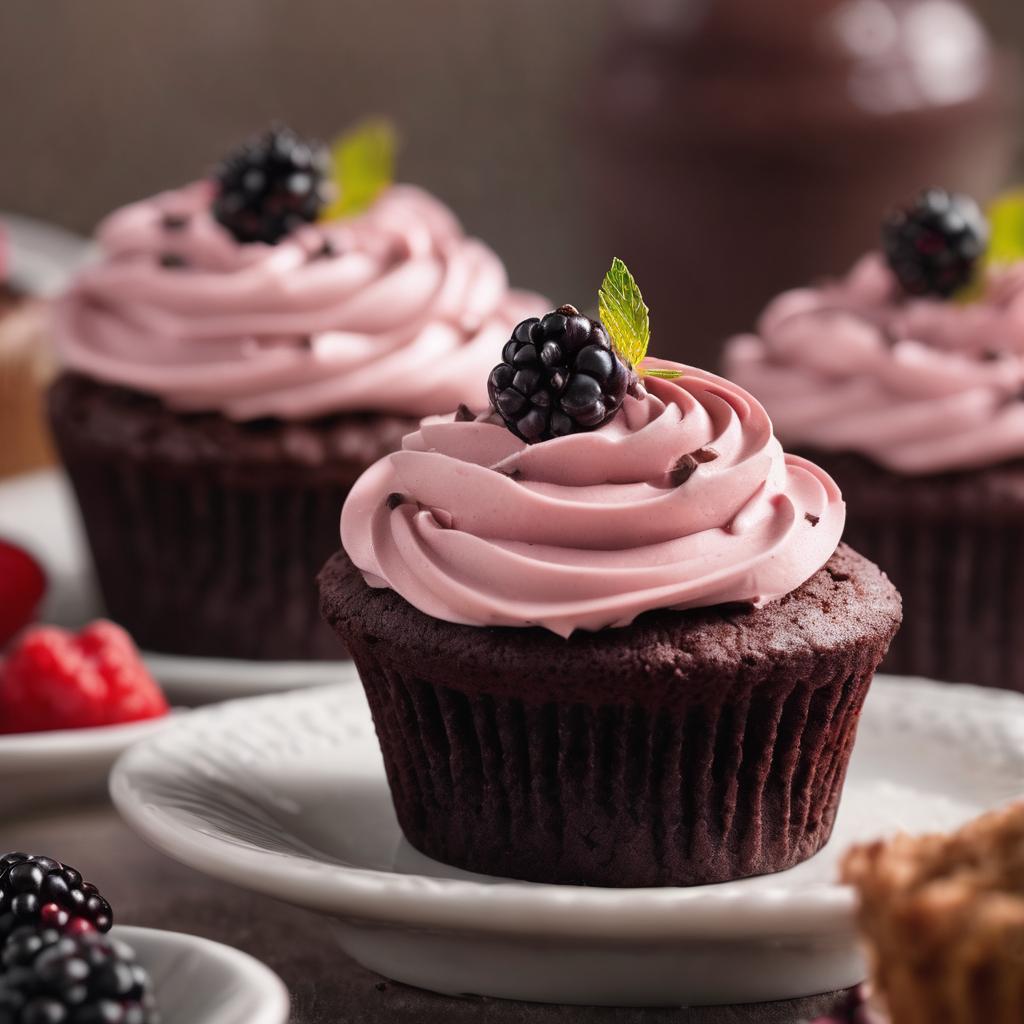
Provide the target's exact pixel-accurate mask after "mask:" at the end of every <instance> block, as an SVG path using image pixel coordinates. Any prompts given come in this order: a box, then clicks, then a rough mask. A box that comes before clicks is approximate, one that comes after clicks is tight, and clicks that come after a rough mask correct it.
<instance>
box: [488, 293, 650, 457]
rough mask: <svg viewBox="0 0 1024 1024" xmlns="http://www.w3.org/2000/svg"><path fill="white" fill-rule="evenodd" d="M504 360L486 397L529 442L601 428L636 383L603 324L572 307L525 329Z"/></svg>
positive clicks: (493, 374) (531, 322)
mask: <svg viewBox="0 0 1024 1024" xmlns="http://www.w3.org/2000/svg"><path fill="white" fill-rule="evenodd" d="M501 359H502V361H501V362H500V363H499V364H498V365H497V366H496V367H495V368H494V369H493V370H492V371H491V374H490V377H488V379H487V393H488V394H489V396H490V399H491V405H493V406H494V408H495V409H496V410H497V412H498V414H499V415H500V416H501V418H502V419H503V420H504V421H505V423H506V425H507V426H508V428H509V430H511V431H512V433H514V434H516V435H517V436H518V437H521V438H522V439H523V440H524V441H526V442H527V443H529V444H532V443H534V442H535V441H548V440H550V439H551V438H555V437H563V436H565V435H566V434H575V433H578V432H580V431H584V430H593V429H594V428H595V427H599V426H601V424H602V423H604V422H605V421H607V420H608V419H609V418H610V417H611V416H613V415H614V414H615V412H616V411H617V410H618V409H619V407H620V406H621V405H622V400H623V399H624V398H625V397H626V391H627V390H628V389H629V386H630V383H631V382H632V381H633V380H634V379H635V376H634V374H633V371H632V369H631V368H630V367H628V366H626V365H625V364H624V363H623V361H622V360H621V359H620V357H619V355H618V353H617V352H616V351H615V349H614V347H613V346H612V343H611V340H610V339H609V337H608V332H607V331H606V330H605V329H604V326H603V325H602V324H601V323H600V322H598V321H595V320H591V319H589V318H588V317H585V316H583V315H582V314H581V313H580V312H579V310H577V309H576V308H575V307H573V306H560V307H559V308H558V309H556V310H555V311H554V312H552V313H548V314H547V315H546V316H545V317H543V319H539V320H538V319H537V318H536V317H531V318H530V319H529V320H524V321H523V322H522V323H520V324H518V325H517V326H516V328H515V330H514V331H513V332H512V337H511V339H510V340H509V341H508V342H506V344H505V347H504V349H503V350H502V353H501Z"/></svg>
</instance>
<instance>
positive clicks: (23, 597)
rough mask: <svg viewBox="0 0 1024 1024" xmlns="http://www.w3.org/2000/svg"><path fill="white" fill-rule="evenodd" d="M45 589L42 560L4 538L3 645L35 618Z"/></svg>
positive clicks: (0, 552)
mask: <svg viewBox="0 0 1024 1024" xmlns="http://www.w3.org/2000/svg"><path fill="white" fill-rule="evenodd" d="M45 592H46V576H45V574H44V573H43V570H42V568H41V567H40V565H39V563H38V562H37V561H36V560H35V559H34V558H33V557H32V556H31V555H30V554H29V553H28V552H27V551H24V550H23V549H22V548H19V547H16V546H15V545H14V544H9V543H7V542H6V541H2V540H0V647H4V646H5V645H6V644H7V643H8V642H9V641H10V640H11V639H12V638H13V637H14V636H16V635H17V634H18V633H19V632H20V631H21V630H22V629H24V628H25V626H27V625H28V624H29V623H30V622H31V621H32V620H33V619H34V618H35V616H36V610H37V609H38V607H39V602H40V601H42V599H43V594H44V593H45Z"/></svg>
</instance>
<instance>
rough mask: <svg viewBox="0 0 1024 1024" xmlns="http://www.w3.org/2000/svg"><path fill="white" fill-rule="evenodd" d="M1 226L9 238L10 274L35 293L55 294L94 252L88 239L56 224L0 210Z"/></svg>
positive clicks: (17, 282) (17, 281)
mask: <svg viewBox="0 0 1024 1024" xmlns="http://www.w3.org/2000/svg"><path fill="white" fill-rule="evenodd" d="M0 227H2V228H3V230H4V231H5V232H6V233H7V236H8V238H9V240H10V245H11V251H10V260H11V265H10V277H11V280H12V281H14V282H15V283H16V284H19V285H21V286H22V287H23V288H25V289H26V290H27V291H30V292H32V293H33V294H36V295H55V294H57V293H58V292H60V291H62V290H63V289H64V287H65V286H66V285H67V283H68V281H69V280H70V278H71V276H72V275H73V274H74V273H75V271H76V270H78V269H79V268H80V267H82V266H84V265H85V264H86V263H87V262H88V261H89V260H90V259H91V258H92V254H93V252H94V246H93V244H92V243H91V242H88V241H87V240H86V239H84V238H82V237H81V235H75V234H72V233H71V232H70V231H65V230H64V229H63V228H59V227H57V225H56V224H47V223H46V222H45V221H41V220H35V219H33V218H32V217H23V216H22V215H21V214H17V213H0Z"/></svg>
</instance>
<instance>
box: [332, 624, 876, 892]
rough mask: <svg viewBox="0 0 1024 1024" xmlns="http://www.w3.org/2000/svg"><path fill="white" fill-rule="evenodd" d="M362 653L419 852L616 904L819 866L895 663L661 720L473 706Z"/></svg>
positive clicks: (397, 796)
mask: <svg viewBox="0 0 1024 1024" xmlns="http://www.w3.org/2000/svg"><path fill="white" fill-rule="evenodd" d="M348 639H349V641H350V647H351V650H352V656H353V658H354V659H355V662H356V665H357V667H358V669H359V672H360V676H361V678H362V680H363V684H364V686H365V688H366V692H367V695H368V698H369V702H370V707H371V709H372V711H373V716H374V721H375V724H376V727H377V732H378V735H379V738H380V741H381V746H382V749H383V752H384V761H385V766H386V769H387V774H388V779H389V782H390V785H391V791H392V795H393V798H394V803H395V808H396V811H397V814H398V819H399V822H400V823H401V826H402V829H403V831H404V832H405V835H406V837H407V838H408V839H409V841H410V842H411V843H412V844H413V845H414V846H416V847H417V848H418V849H419V850H421V851H422V852H424V853H426V854H427V855H429V856H431V857H434V858H436V859H437V860H440V861H444V862H446V863H449V864H454V865H457V866H459V867H462V868H466V869H469V870H473V871H480V872H484V873H487V874H492V875H501V876H506V877H515V878H523V879H527V880H533V881H544V882H557V883H580V884H590V885H609V886H656V885H696V884H704V883H710V882H719V881H725V880H728V879H733V878H740V877H745V876H748V875H755V874H762V873H765V872H770V871H779V870H782V869H784V868H787V867H790V866H792V865H794V864H796V863H798V862H800V861H802V860H805V859H806V858H808V857H810V856H811V855H812V854H813V853H815V852H816V851H817V850H818V849H820V847H821V846H822V845H823V844H824V843H825V842H826V841H827V839H828V837H829V835H830V834H831V831H832V825H833V822H834V819H835V814H836V809H837V806H838V802H839V796H840V792H841V789H842V785H843V781H844V778H845V774H846V768H847V764H848V761H849V756H850V752H851V750H852V747H853V742H854V737H855V734H856V726H857V721H858V718H859V715H860V709H861V706H862V704H863V701H864V697H865V695H866V693H867V689H868V686H869V684H870V681H871V677H872V674H873V671H874V668H875V664H876V663H877V661H878V658H879V657H880V656H881V653H882V652H881V649H879V650H874V651H860V652H858V653H857V654H855V655H850V656H842V657H835V656H833V657H831V658H828V659H822V661H821V665H820V666H819V670H820V671H815V672H810V673H808V674H807V675H806V676H805V677H804V678H788V679H786V677H785V672H784V669H785V666H784V665H783V666H780V670H781V671H780V673H779V678H778V680H777V681H773V682H772V683H770V684H769V685H765V686H763V687H755V688H753V689H750V688H749V687H746V688H745V687H744V685H743V684H740V685H738V686H737V687H736V688H735V690H736V692H735V694H729V693H725V694H722V696H721V699H720V702H719V703H717V704H713V703H708V701H707V699H706V695H705V698H704V699H702V700H701V701H699V702H697V701H695V702H694V704H693V705H692V706H685V705H683V706H679V707H676V708H673V709H672V710H665V709H662V710H658V709H652V708H648V707H643V706H639V705H636V704H621V705H605V706H596V707H591V706H585V705H580V704H567V705H564V706H560V705H558V704H554V703H548V704H543V705H539V706H538V705H530V704H528V703H525V702H523V701H521V700H517V699H513V698H507V697H504V698H498V697H492V696H489V695H487V694H482V693H475V694H472V695H470V694H466V693H463V692H461V691H460V689H459V687H458V685H457V684H455V683H454V682H453V685H451V686H445V685H436V684H435V683H432V682H430V681H427V680H425V679H422V678H419V677H418V676H417V674H416V672H415V671H414V670H413V669H412V668H411V667H410V666H403V665H399V664H396V663H395V662H394V661H392V660H391V659H390V658H389V657H388V651H387V645H386V644H383V643H365V642H363V641H362V640H360V638H358V637H350V638H348ZM580 671H581V672H583V673H586V671H587V666H586V665H581V666H580Z"/></svg>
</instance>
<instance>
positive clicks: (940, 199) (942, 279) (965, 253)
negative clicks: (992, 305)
mask: <svg viewBox="0 0 1024 1024" xmlns="http://www.w3.org/2000/svg"><path fill="white" fill-rule="evenodd" d="M987 244H988V224H987V223H986V221H985V217H984V215H983V214H982V212H981V210H979V209H978V204H977V203H975V201H974V200H973V199H971V198H970V197H969V196H963V195H956V194H953V193H949V192H946V191H944V190H943V189H939V188H931V189H927V190H925V191H924V192H922V193H921V194H920V195H919V196H918V197H917V199H916V200H915V201H914V203H913V204H912V205H910V206H909V207H906V208H905V209H902V210H897V211H896V212H895V213H893V214H892V215H890V216H889V217H888V218H887V219H886V221H885V223H884V224H883V225H882V245H883V248H884V249H885V255H886V259H887V260H888V262H889V266H890V267H891V268H892V271H893V273H894V274H895V275H896V277H897V279H898V280H899V282H900V285H901V286H902V287H903V289H904V291H906V292H909V293H910V294H911V295H938V296H941V297H942V298H948V297H949V296H950V295H952V294H953V293H954V292H955V291H957V290H958V289H959V288H962V287H963V286H964V285H966V284H969V283H970V281H971V278H972V276H973V274H974V269H975V266H976V265H977V263H978V261H979V260H980V259H981V257H982V256H983V255H984V253H985V247H986V246H987Z"/></svg>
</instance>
